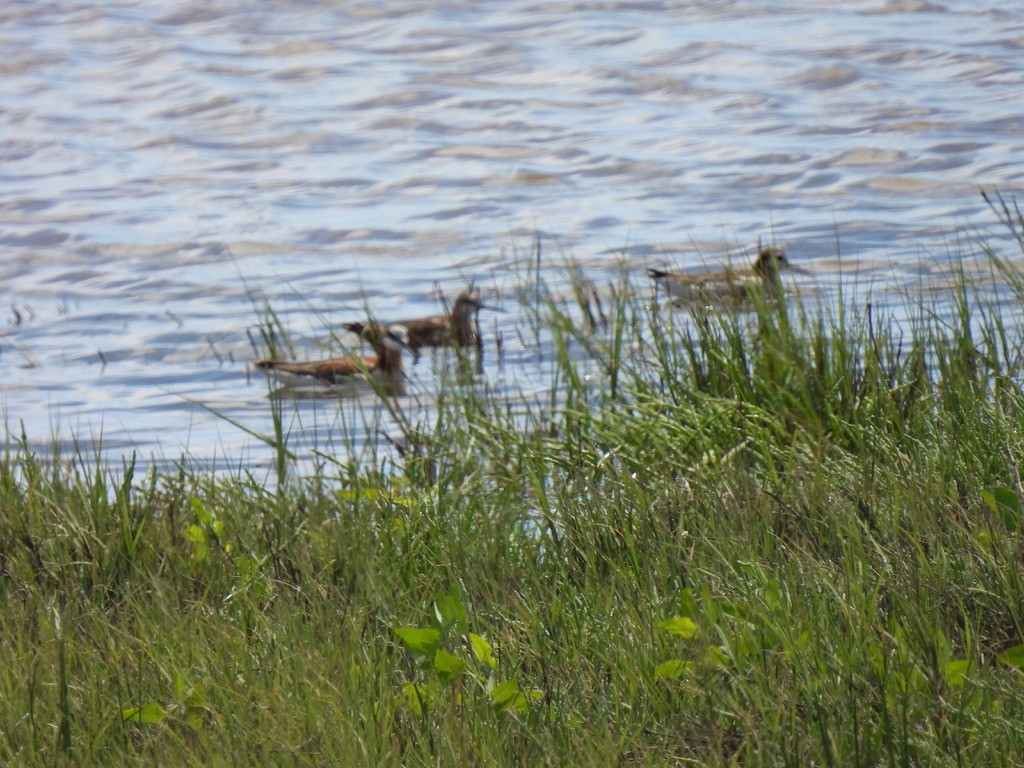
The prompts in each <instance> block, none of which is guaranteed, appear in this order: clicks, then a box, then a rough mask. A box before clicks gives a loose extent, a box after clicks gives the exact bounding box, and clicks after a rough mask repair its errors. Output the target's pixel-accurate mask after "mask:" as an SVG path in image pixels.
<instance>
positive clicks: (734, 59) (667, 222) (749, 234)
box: [0, 0, 1024, 470]
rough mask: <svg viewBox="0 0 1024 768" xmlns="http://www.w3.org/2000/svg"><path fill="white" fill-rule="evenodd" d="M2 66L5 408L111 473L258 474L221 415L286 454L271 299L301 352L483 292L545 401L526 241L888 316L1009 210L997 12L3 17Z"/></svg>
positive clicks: (235, 3) (1008, 67)
mask: <svg viewBox="0 0 1024 768" xmlns="http://www.w3.org/2000/svg"><path fill="white" fill-rule="evenodd" d="M0 51H2V57H0V60H2V64H0V67H2V70H3V82H4V96H3V99H2V101H0V181H2V186H0V190H2V192H0V302H2V304H0V308H2V309H0V311H2V312H3V315H4V322H3V323H2V327H0V405H2V407H3V410H4V416H5V419H6V423H7V426H8V428H9V430H10V431H11V432H12V433H15V434H17V433H20V432H21V430H22V429H24V432H25V434H26V435H27V437H28V439H29V441H30V442H31V443H33V444H34V445H39V446H44V445H47V444H49V443H50V442H51V441H52V440H53V439H57V440H59V441H62V442H64V443H68V442H75V441H78V442H80V443H86V444H91V441H93V440H94V439H96V438H97V437H99V436H101V435H102V438H103V450H104V451H105V453H106V455H107V456H108V457H110V458H113V459H115V460H116V459H117V458H118V457H120V456H122V455H126V454H128V453H130V452H132V451H137V452H138V453H139V455H140V457H141V458H142V459H143V460H145V461H154V462H156V463H158V464H161V463H164V462H173V461H175V460H177V459H178V458H179V457H181V456H182V455H183V454H184V455H187V456H188V457H189V460H190V461H194V462H198V463H200V464H203V465H206V466H211V467H214V468H216V469H228V470H234V469H239V468H242V469H253V468H254V469H256V470H260V469H261V468H263V467H266V466H268V465H269V462H270V451H269V449H268V448H267V447H266V446H265V445H263V444H262V443H261V442H260V441H259V440H257V439H255V438H254V437H253V435H251V434H249V433H248V432H247V431H246V430H245V429H240V428H238V427H237V426H235V425H232V424H231V423H230V421H227V420H225V419H224V418H222V416H227V417H228V419H231V420H235V421H236V422H237V423H238V424H242V425H245V427H246V428H248V429H251V430H254V431H256V432H267V431H269V423H270V402H271V401H270V400H268V398H267V386H266V383H265V382H264V381H263V379H262V378H261V377H250V376H249V375H248V368H247V365H246V361H247V360H250V359H251V358H252V357H253V355H254V352H253V349H252V346H251V344H250V341H249V337H250V334H251V333H252V332H253V329H254V328H255V327H256V325H257V322H258V319H259V317H258V314H259V313H258V307H257V306H254V304H253V301H252V296H253V295H265V296H266V298H267V299H268V300H269V301H270V302H271V305H272V306H273V307H274V309H275V310H276V311H277V313H278V314H279V316H280V317H281V318H282V320H283V321H284V322H285V324H286V325H287V326H288V327H289V329H290V330H292V331H293V332H294V333H295V334H296V338H298V339H299V341H300V342H302V341H303V340H306V341H308V342H309V345H308V346H307V347H305V348H303V349H302V350H301V354H304V355H310V356H312V355H314V354H316V353H317V349H316V344H315V342H316V341H318V340H322V339H323V338H324V336H325V328H326V326H327V325H329V324H331V323H335V322H340V321H342V320H346V319H352V318H353V317H358V316H360V315H362V314H364V313H365V311H366V309H367V308H369V309H370V310H371V311H372V312H373V313H375V314H376V315H377V316H379V317H383V318H388V317H402V316H415V315H418V314H427V313H433V312H435V311H437V309H438V307H439V302H438V299H437V289H438V288H440V289H441V290H442V291H444V292H445V293H446V294H447V295H449V296H451V295H453V294H454V293H456V292H457V291H458V290H460V289H461V288H462V287H463V286H464V285H465V284H466V282H467V281H468V280H474V281H476V283H477V284H478V285H480V286H482V287H483V288H484V290H485V291H486V292H487V294H488V299H489V300H490V301H492V302H496V303H499V304H504V305H505V306H506V308H507V309H510V310H511V311H508V312H505V313H502V314H498V315H486V316H485V317H484V318H483V323H484V328H485V331H486V332H487V333H488V343H489V344H490V345H491V348H490V349H489V350H488V355H487V356H486V357H485V366H484V371H483V374H482V376H481V382H482V383H483V384H484V385H488V386H489V385H491V384H493V383H495V382H498V383H504V385H505V386H508V387H518V388H519V389H520V390H521V391H528V390H529V387H530V386H531V385H530V383H529V381H530V377H531V376H534V377H536V378H537V380H538V381H539V380H542V379H543V370H542V369H543V365H542V362H541V363H538V364H537V365H533V366H532V367H531V364H532V363H536V362H537V361H542V360H543V355H542V354H541V353H540V352H538V351H537V350H535V349H531V348H530V344H529V343H528V340H526V339H524V337H523V335H522V334H521V333H518V332H517V324H518V322H519V319H518V317H517V313H516V311H515V304H514V302H512V301H511V300H510V299H509V297H511V296H512V295H513V294H514V293H515V289H516V286H517V283H518V281H519V280H520V279H521V276H522V274H523V268H524V267H523V262H524V260H528V259H529V258H530V256H531V249H532V247H533V245H532V244H533V242H534V238H535V237H536V236H537V235H539V236H540V237H541V242H542V243H543V244H544V248H545V253H549V254H552V255H553V256H552V258H551V259H550V261H548V260H545V262H544V263H545V264H549V265H550V266H551V268H552V269H553V270H555V271H557V270H556V269H555V266H556V264H557V262H558V259H557V258H554V255H558V256H559V257H565V256H571V257H572V258H573V259H575V260H576V261H578V262H579V263H580V264H581V266H582V267H583V269H584V270H585V271H586V273H587V275H588V276H589V277H590V278H591V279H593V280H594V281H595V282H596V283H599V284H606V283H607V282H609V281H611V280H614V279H615V278H616V276H617V275H618V272H619V269H620V264H623V265H625V268H626V269H627V270H628V274H629V275H630V276H631V280H633V281H634V282H635V284H636V285H637V286H638V288H639V289H641V290H646V291H649V290H650V286H649V285H648V284H647V280H646V277H645V272H646V268H647V267H648V266H663V265H665V264H669V265H673V266H677V267H680V268H691V267H692V268H696V267H698V266H700V265H701V264H704V263H714V262H721V261H725V260H727V259H734V260H745V259H749V258H751V256H752V253H753V251H752V248H753V245H754V243H755V242H756V241H757V239H758V238H761V239H764V240H766V241H771V242H775V243H778V244H781V245H783V246H784V247H785V248H786V250H787V252H788V253H789V255H790V257H791V259H792V260H793V261H794V262H796V263H798V264H800V265H801V266H803V267H805V268H808V269H810V270H812V271H813V272H814V277H813V278H811V279H810V280H809V281H808V285H809V286H811V287H812V288H813V290H817V291H822V290H827V289H828V287H829V286H834V285H836V284H838V282H839V281H840V280H852V281H853V283H854V284H855V285H857V286H861V287H864V286H867V287H869V288H870V290H872V291H874V292H875V294H876V298H875V299H874V301H876V302H877V301H878V300H879V299H878V298H877V297H878V296H880V297H882V298H881V300H882V302H883V303H884V301H885V297H886V296H890V295H891V296H892V297H894V298H893V301H894V302H895V303H897V304H898V303H899V301H901V300H905V296H906V290H907V286H921V285H924V286H927V285H928V283H929V281H931V280H934V281H937V282H939V283H941V282H942V280H943V279H944V276H945V275H947V274H950V273H951V272H953V271H955V269H956V264H955V263H954V262H955V260H956V259H955V257H958V256H961V255H964V254H967V255H970V254H974V253H976V246H975V245H974V242H973V240H974V237H975V235H976V234H977V233H978V232H979V230H980V231H982V233H983V236H985V237H990V238H991V239H990V240H989V242H990V243H993V244H996V245H998V244H999V242H1000V238H1001V237H1003V236H1005V233H1000V232H999V231H998V228H997V227H996V228H995V232H994V234H991V235H989V234H985V233H986V232H987V230H988V229H989V228H992V227H993V225H994V216H993V215H992V213H991V212H990V211H988V210H987V208H986V207H985V204H984V202H983V201H982V199H981V198H980V196H979V194H978V190H979V188H986V189H998V190H1001V191H1002V192H1003V193H1005V194H1007V195H1019V194H1020V193H1021V192H1022V189H1024V114H1022V108H1021V103H1022V102H1021V94H1022V93H1024V67H1022V63H1024V10H1022V9H1020V8H1017V7H1015V6H1014V5H1013V4H1012V3H1011V4H1006V3H1000V4H995V3H978V2H970V3H968V2H965V1H961V0H951V1H949V2H941V1H939V0H936V1H935V2H926V1H925V0H901V1H893V2H888V1H883V0H860V1H859V2H853V3H840V4H824V3H818V2H810V1H809V0H765V1H764V2H750V1H749V0H748V1H746V2H743V1H740V0H712V1H711V2H701V3H693V2H669V1H668V0H663V1H658V0H650V1H646V0H632V1H629V2H615V1H612V2H601V3H581V2H537V1H536V0H533V1H529V2H528V1H519V0H483V1H482V2H456V1H454V0H450V1H441V2H391V3H371V2H341V1H340V0H333V1H328V0H324V1H317V0H288V2H281V1H280V0H261V2H259V3H246V2H240V0H203V2H193V1H192V0H178V1H177V2H165V3H147V2H140V1H139V0H120V1H118V0H111V2H103V3H95V2H84V1H80V2H79V1H74V0H7V2H5V3H4V4H3V5H2V6H0ZM495 333H502V336H503V340H504V351H505V360H504V363H503V364H502V365H500V366H499V365H498V361H497V356H496V355H495V354H494V351H493V337H494V334H495ZM435 375H436V370H435V367H433V366H432V364H431V363H430V362H429V361H428V362H421V363H419V364H418V365H417V366H415V367H414V368H413V369H412V377H411V381H410V385H411V386H412V387H413V389H414V390H416V389H417V388H419V389H418V390H417V391H418V392H419V393H420V395H421V394H422V393H424V392H426V393H429V391H430V383H429V381H430V379H431V377H433V376H435ZM524 382H525V383H524ZM418 399H419V395H417V394H416V392H414V393H413V394H412V395H410V398H409V403H410V404H415V403H416V402H417V401H418ZM347 402H348V406H349V407H350V410H348V411H346V410H345V409H344V408H339V406H338V403H337V402H336V401H310V402H308V403H305V404H299V405H297V406H296V408H297V409H298V410H297V413H298V421H297V422H296V421H294V420H293V421H292V422H290V424H291V425H292V426H293V427H294V428H295V431H296V432H302V434H303V435H304V437H303V443H302V446H303V449H304V450H308V449H310V448H318V449H320V450H323V451H325V452H327V453H330V452H332V451H336V450H342V448H339V447H337V446H335V445H334V444H333V442H332V441H333V440H334V439H335V438H334V437H333V435H334V432H335V430H337V429H339V428H340V427H341V426H342V425H339V421H344V422H346V424H345V425H344V428H345V429H350V428H351V427H352V424H353V423H356V431H357V432H360V431H361V432H362V433H364V434H366V435H371V434H374V433H375V432H376V430H377V429H378V428H381V429H385V431H386V424H383V425H381V424H379V423H377V419H378V418H380V419H383V420H384V421H385V422H386V420H387V417H386V416H380V415H379V414H376V413H375V412H373V411H372V409H373V405H374V403H375V402H376V398H375V397H374V396H373V395H372V393H368V392H364V393H362V395H361V396H360V397H357V398H355V399H354V400H349V401H347ZM351 408H354V409H356V410H355V412H353V411H352V410H351ZM210 409H212V410H213V411H216V412H217V413H219V414H220V416H218V415H216V414H215V413H213V412H211V410H210ZM360 409H362V410H360ZM353 413H355V415H353ZM360 414H362V415H361V416H360Z"/></svg>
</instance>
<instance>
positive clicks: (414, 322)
mask: <svg viewBox="0 0 1024 768" xmlns="http://www.w3.org/2000/svg"><path fill="white" fill-rule="evenodd" d="M486 306H487V305H486V304H484V302H483V300H482V299H481V298H480V294H479V293H477V292H476V291H474V290H472V289H467V290H465V291H463V292H462V293H460V294H459V295H458V296H456V297H455V301H454V302H452V308H451V311H450V312H448V313H446V314H443V315H431V316H430V317H417V318H413V319H411V320H401V321H399V322H398V325H401V326H403V327H404V328H405V329H406V330H407V331H408V332H409V349H411V350H413V352H417V353H418V352H419V350H420V349H422V348H423V347H444V346H449V345H451V346H456V347H471V346H474V345H477V344H479V342H480V325H479V322H478V321H477V313H478V312H479V311H480V310H481V309H484V308H485V307H486ZM373 325H374V324H373V323H364V322H358V321H357V322H352V323H343V324H342V328H344V329H345V330H347V331H351V332H352V333H354V334H356V335H357V336H365V335H366V332H367V330H368V329H369V328H372V327H373Z"/></svg>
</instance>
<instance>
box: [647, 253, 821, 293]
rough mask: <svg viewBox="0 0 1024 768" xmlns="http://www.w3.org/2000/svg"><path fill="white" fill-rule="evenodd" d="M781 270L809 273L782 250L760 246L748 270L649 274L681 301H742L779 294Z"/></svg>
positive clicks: (659, 272) (658, 270)
mask: <svg viewBox="0 0 1024 768" xmlns="http://www.w3.org/2000/svg"><path fill="white" fill-rule="evenodd" d="M782 270H789V271H791V272H796V273H799V274H802V275H806V274H809V273H808V272H807V270H806V269H800V268H799V267H796V266H794V265H793V264H791V263H790V262H789V260H788V259H787V258H786V254H785V252H783V250H782V249H781V248H776V247H775V246H770V245H769V246H761V247H759V248H758V252H757V258H756V259H755V260H754V263H753V265H752V266H750V267H747V268H745V269H732V268H728V269H723V270H719V271H717V272H704V273H698V274H685V273H681V272H669V271H667V270H664V269H648V270H647V274H648V275H650V276H651V277H652V278H653V279H654V281H655V282H656V283H657V284H659V285H662V286H664V288H665V290H666V291H667V292H668V293H669V294H670V295H672V296H675V297H676V298H679V299H708V298H726V299H729V298H731V299H743V298H749V297H750V296H751V295H753V294H755V293H757V292H759V291H762V292H764V294H766V295H770V296H774V295H778V293H779V291H780V290H781V288H782V281H781V279H780V277H779V273H780V272H782Z"/></svg>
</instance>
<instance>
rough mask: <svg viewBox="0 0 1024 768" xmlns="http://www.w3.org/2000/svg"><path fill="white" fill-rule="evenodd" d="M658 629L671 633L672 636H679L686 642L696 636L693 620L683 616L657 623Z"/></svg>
mask: <svg viewBox="0 0 1024 768" xmlns="http://www.w3.org/2000/svg"><path fill="white" fill-rule="evenodd" d="M658 629H664V630H665V631H667V632H671V633H672V634H673V635H679V637H682V638H684V639H686V640H692V639H693V638H695V637H696V636H697V631H698V630H697V625H696V624H695V623H694V621H693V619H688V618H686V617H685V616H675V617H673V618H671V619H666V620H665V621H659V622H658Z"/></svg>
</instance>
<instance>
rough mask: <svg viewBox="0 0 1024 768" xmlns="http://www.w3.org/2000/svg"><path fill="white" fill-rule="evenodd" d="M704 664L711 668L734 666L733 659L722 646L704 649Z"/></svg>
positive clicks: (711, 646)
mask: <svg viewBox="0 0 1024 768" xmlns="http://www.w3.org/2000/svg"><path fill="white" fill-rule="evenodd" d="M704 663H705V664H707V665H708V666H711V667H727V666H729V665H730V664H732V658H731V657H730V656H729V652H728V651H727V650H726V649H725V648H723V647H722V646H720V645H710V646H708V647H707V648H706V649H704Z"/></svg>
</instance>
